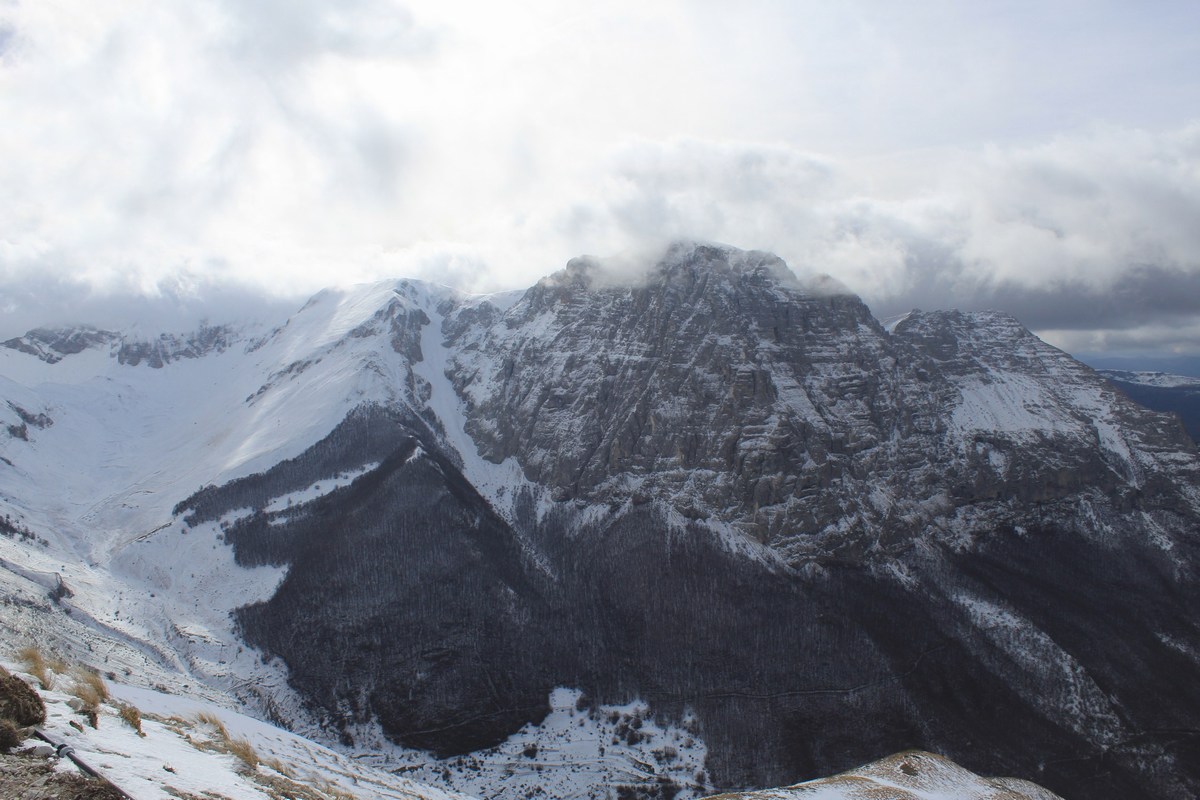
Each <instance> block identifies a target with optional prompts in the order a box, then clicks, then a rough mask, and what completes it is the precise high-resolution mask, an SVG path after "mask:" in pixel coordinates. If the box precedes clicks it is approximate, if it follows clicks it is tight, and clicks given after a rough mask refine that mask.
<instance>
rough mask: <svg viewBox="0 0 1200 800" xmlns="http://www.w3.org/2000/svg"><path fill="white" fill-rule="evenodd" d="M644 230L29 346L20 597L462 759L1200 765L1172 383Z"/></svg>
mask: <svg viewBox="0 0 1200 800" xmlns="http://www.w3.org/2000/svg"><path fill="white" fill-rule="evenodd" d="M627 266H628V265H617V264H614V263H613V262H606V261H602V260H598V259H591V258H581V259H575V260H573V261H572V262H570V263H569V264H568V265H567V266H566V268H565V269H564V270H562V271H560V272H558V273H555V274H554V275H551V276H549V277H547V278H545V279H543V280H542V281H540V282H539V283H538V284H537V285H535V286H533V287H532V288H530V289H529V290H528V291H526V292H523V293H520V292H517V293H508V294H503V295H493V296H486V297H468V296H463V295H460V294H458V293H455V292H453V291H450V290H447V289H443V288H441V287H436V286H431V285H428V284H423V283H419V282H415V281H398V282H389V283H382V284H374V285H370V286H365V287H359V288H356V289H353V290H347V291H333V290H330V291H326V292H322V293H321V294H318V295H317V296H316V297H314V298H313V299H312V300H311V301H310V302H309V303H308V304H306V305H305V306H304V307H303V308H302V309H300V310H299V311H298V312H296V313H295V314H294V315H292V316H291V317H290V318H289V319H288V320H286V321H280V324H272V323H271V322H270V321H264V323H263V324H261V325H240V326H238V325H232V324H224V323H214V324H210V325H208V326H206V327H204V328H202V329H201V330H199V331H195V332H191V333H186V332H174V333H170V334H163V335H161V336H154V337H150V338H146V337H142V336H138V335H136V334H131V333H129V332H120V331H99V330H94V329H77V330H69V331H44V330H42V331H33V332H30V333H29V334H27V335H26V336H24V337H19V338H17V339H14V340H11V341H9V342H7V343H6V347H5V348H3V349H0V376H3V378H0V401H2V402H0V423H2V424H3V427H0V458H2V459H3V461H2V462H0V505H2V506H3V514H4V515H5V516H4V520H5V522H4V525H5V530H6V531H7V532H8V536H6V537H3V538H0V558H2V559H3V564H4V565H5V566H6V567H7V568H8V569H9V570H11V573H10V575H11V577H10V578H8V579H7V580H9V581H10V582H11V583H12V584H13V585H14V586H15V585H16V584H18V583H20V585H21V586H22V587H23V588H22V589H21V591H22V592H23V594H21V595H20V596H21V597H22V598H24V601H25V602H26V603H27V604H28V605H20V606H9V607H7V609H4V618H5V619H6V620H7V622H6V623H5V624H6V625H7V626H8V627H10V628H11V629H12V630H15V631H17V632H19V633H21V634H22V635H26V636H29V635H34V633H33V632H34V631H36V635H37V636H39V637H44V638H45V639H47V640H49V641H58V642H60V643H61V645H62V646H63V647H67V648H70V647H73V646H74V647H77V646H78V645H77V644H75V643H76V642H78V641H79V640H80V637H84V636H85V633H84V632H85V631H96V630H102V631H103V632H104V633H105V636H106V638H105V641H106V642H107V641H110V640H112V639H113V638H114V637H115V638H116V639H119V640H120V641H121V642H123V643H124V644H123V646H122V648H121V649H120V652H119V653H118V652H117V651H115V650H114V651H113V652H112V654H111V655H110V656H108V657H109V658H112V659H117V660H120V661H121V663H122V664H128V666H127V667H124V668H127V669H130V670H131V672H135V673H138V672H149V673H152V674H154V675H163V674H167V673H174V674H176V675H184V676H186V678H184V679H177V680H184V681H185V682H187V683H188V684H189V686H191V687H192V689H190V691H194V692H199V693H208V694H209V695H211V696H213V697H215V698H218V699H221V698H224V700H225V701H227V702H238V703H243V704H246V705H247V706H248V707H250V708H252V709H256V712H257V713H259V714H262V715H266V716H269V717H270V718H271V719H273V720H276V721H279V722H281V723H285V724H287V725H288V726H289V727H292V728H293V729H295V730H299V731H303V732H307V733H310V734H312V735H314V736H322V735H323V736H326V737H333V738H336V739H337V740H340V743H341V746H342V747H346V748H351V749H353V750H356V751H358V752H359V753H361V754H363V756H364V757H365V758H366V759H367V760H369V761H372V763H376V764H377V765H379V766H384V767H387V768H392V769H404V770H406V771H407V773H409V774H411V775H412V776H413V777H417V778H431V777H437V778H440V779H441V780H442V781H444V782H446V783H448V784H449V785H451V786H453V787H455V788H460V789H464V790H467V791H469V792H472V791H475V789H476V787H479V786H481V785H484V784H486V785H489V786H491V787H493V789H489V792H490V791H493V790H494V787H497V786H502V787H503V790H504V791H506V792H508V793H509V794H508V796H513V797H515V796H517V795H518V794H520V795H522V796H524V795H525V794H529V796H537V794H538V793H539V792H541V793H543V794H549V795H552V796H574V797H597V798H600V797H606V796H608V794H609V793H610V792H611V791H616V788H615V787H620V786H624V787H628V788H627V790H626V791H630V792H632V791H634V788H633V787H637V791H640V792H641V793H642V796H646V797H664V798H665V797H670V796H679V797H687V796H691V797H696V796H699V795H702V794H705V793H707V792H710V791H712V790H717V789H742V788H754V787H762V786H777V785H785V784H790V783H795V782H796V781H798V780H803V779H809V778H814V777H818V776H822V775H829V774H833V773H837V772H841V771H844V770H846V769H848V768H851V767H854V766H855V765H857V764H862V763H866V762H870V761H872V760H874V759H878V758H879V757H880V756H882V755H885V754H888V753H894V752H897V751H901V750H904V749H906V748H911V747H920V748H923V749H927V750H934V751H936V752H939V753H942V754H944V755H946V756H948V757H950V758H952V759H954V760H955V761H957V762H959V763H961V764H962V765H963V766H964V767H965V768H967V769H969V770H972V771H976V772H984V773H989V774H991V773H997V772H1000V773H1004V774H1011V775H1015V776H1018V777H1019V778H1023V779H1027V780H1034V781H1036V782H1038V783H1040V784H1043V785H1045V786H1047V787H1048V788H1050V789H1051V790H1053V791H1055V792H1058V793H1060V794H1062V795H1063V796H1064V797H1068V798H1070V797H1081V796H1090V797H1098V798H1106V797H1113V798H1116V797H1127V796H1130V795H1136V796H1145V797H1161V798H1168V797H1179V796H1186V795H1189V794H1194V793H1196V792H1197V791H1198V790H1200V766H1198V765H1200V751H1197V747H1198V746H1200V744H1198V740H1197V737H1196V736H1195V725H1194V720H1195V719H1196V716H1197V712H1198V710H1200V680H1197V678H1198V677H1200V627H1198V623H1197V620H1198V619H1200V615H1198V614H1197V611H1198V610H1200V588H1197V587H1200V582H1198V581H1197V572H1198V568H1200V553H1198V541H1197V531H1198V530H1200V524H1198V523H1200V458H1198V456H1197V452H1196V447H1195V445H1194V444H1193V442H1192V441H1191V440H1190V439H1188V437H1187V436H1186V434H1185V433H1184V432H1183V430H1182V429H1181V428H1180V426H1179V424H1178V422H1177V420H1176V419H1175V418H1174V417H1171V416H1169V415H1163V414H1156V413H1153V412H1150V411H1148V410H1146V409H1144V408H1142V407H1141V406H1139V405H1137V404H1135V403H1133V402H1131V401H1130V400H1129V399H1128V398H1127V397H1126V396H1125V395H1124V394H1122V393H1121V392H1118V391H1115V390H1114V389H1113V388H1112V386H1111V385H1110V384H1109V383H1107V382H1106V381H1105V380H1104V379H1103V378H1102V377H1100V376H1099V375H1097V374H1096V373H1095V372H1093V371H1092V370H1091V369H1090V368H1088V367H1086V366H1084V365H1082V364H1080V363H1078V362H1076V361H1074V360H1073V359H1071V358H1070V357H1069V356H1067V355H1066V354H1065V353H1062V352H1060V351H1058V350H1055V349H1054V348H1052V347H1050V346H1048V345H1046V344H1045V343H1043V342H1041V341H1040V340H1038V339H1037V338H1036V337H1035V336H1034V335H1033V334H1031V333H1030V332H1029V331H1028V330H1026V329H1025V328H1024V327H1022V326H1021V325H1020V323H1018V322H1017V321H1016V320H1014V319H1012V318H1011V317H1008V316H1006V315H1004V314H1000V313H995V312H986V313H970V314H968V313H959V312H919V311H914V312H913V313H911V314H909V315H907V316H905V317H904V318H902V319H900V320H898V321H896V322H895V323H894V324H893V325H891V326H889V328H888V329H885V328H884V327H882V326H881V325H880V324H879V323H878V322H877V321H876V320H875V319H874V318H873V317H872V315H871V313H870V311H869V310H868V309H867V307H866V306H865V305H864V304H863V303H862V302H861V300H859V299H858V298H857V297H854V296H853V295H850V294H848V293H847V292H845V291H844V290H842V289H840V288H839V287H837V286H834V285H831V284H830V283H829V282H818V283H814V284H806V283H802V282H800V281H799V280H797V279H796V278H795V276H794V275H792V273H791V272H790V271H789V270H788V269H787V267H786V265H785V264H784V263H783V262H782V261H780V260H779V259H778V258H776V257H774V256H772V255H770V254H766V253H760V252H752V251H740V250H736V249H733V248H729V247H724V246H717V245H708V244H696V243H679V244H676V245H673V246H672V247H671V248H670V249H669V250H668V251H667V252H666V253H665V254H664V255H663V256H662V258H660V259H658V260H657V261H655V262H654V263H649V264H645V265H642V267H643V268H642V269H640V270H629V269H628V268H627ZM4 431H7V435H5V434H4ZM3 575H4V573H2V572H0V576H3ZM31 586H37V587H40V588H39V589H31V588H30V587H31ZM14 591H15V589H14ZM39 592H40V593H41V595H40V596H41V598H42V599H40V600H39V599H37V598H38V597H39V594H38V593H39ZM47 594H48V595H50V596H53V597H54V599H53V600H48V599H46V595H47ZM67 612H69V615H68V613H67ZM68 632H72V633H70V635H68ZM93 646H95V645H93ZM105 647H112V645H105ZM158 680H163V679H162V678H158ZM416 751H422V752H423V753H426V754H432V755H421V754H418V753H417V752H416ZM517 753H519V754H521V757H522V758H526V759H529V760H530V762H531V763H537V764H538V765H539V766H542V767H543V770H542V772H541V773H540V774H539V777H538V779H537V780H526V781H525V782H519V781H513V780H511V777H512V775H511V766H512V762H513V758H514V757H515V754H517ZM431 757H432V758H436V759H439V760H437V761H434V762H432V764H431V762H430V758H431ZM506 770H507V771H508V772H506ZM556 781H557V783H556ZM556 787H557V788H556ZM676 793H678V794H677V795H676Z"/></svg>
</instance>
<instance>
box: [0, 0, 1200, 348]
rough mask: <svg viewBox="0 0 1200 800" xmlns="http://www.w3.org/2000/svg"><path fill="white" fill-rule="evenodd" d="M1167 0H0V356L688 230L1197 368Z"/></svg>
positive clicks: (513, 273)
mask: <svg viewBox="0 0 1200 800" xmlns="http://www.w3.org/2000/svg"><path fill="white" fill-rule="evenodd" d="M1197 31H1200V4H1198V3H1196V2H1195V0H1184V1H1183V2H1167V1H1165V0H1147V1H1146V2H1142V3H1129V2H1127V1H1125V0H1120V1H1117V0H1113V1H1112V2H1110V1H1109V0H1086V1H1085V0H1040V1H1039V2H1024V0H1006V1H1005V2H1000V0H997V1H996V2H985V1H982V0H981V2H969V3H964V2H955V1H954V0H914V1H913V2H906V3H896V2H892V1H891V0H857V1H856V0H843V1H842V2H838V3H829V2H824V0H820V1H817V0H813V1H811V2H810V1H809V0H740V2H738V3H731V2H727V1H726V0H606V2H603V3H595V2H589V3H576V2H570V0H557V2H551V1H550V0H527V1H522V2H517V3H495V2H486V1H485V0H411V2H410V1H407V0H396V1H395V2H393V0H337V2H333V1H332V0H331V1H330V2H323V1H322V0H146V1H144V2H143V1H142V0H0V335H5V336H8V335H15V334H16V333H18V332H20V331H21V330H24V329H25V328H26V327H29V326H31V325H32V324H36V323H39V322H59V321H67V320H68V319H69V318H71V317H72V316H75V317H79V316H90V317H91V320H90V321H93V322H101V323H109V322H110V320H108V319H105V318H104V317H105V314H108V315H110V316H111V315H113V314H115V313H116V312H115V311H114V309H125V308H129V307H133V306H136V305H137V301H136V298H139V297H149V298H164V299H165V300H167V301H169V302H173V303H176V304H177V306H179V307H184V308H188V309H193V310H194V309H196V308H201V307H209V306H212V305H213V304H217V305H218V306H219V307H222V308H226V309H228V308H233V307H235V304H236V303H237V302H239V298H244V297H245V296H247V295H248V294H254V293H265V294H267V295H269V296H271V297H273V298H276V299H278V300H279V301H280V302H281V303H293V302H295V301H296V300H297V299H300V298H303V296H305V295H307V294H309V293H311V292H312V291H314V290H316V289H318V288H321V287H323V286H326V285H330V284H338V283H347V282H357V281H364V280H373V279H378V278H385V277H395V276H413V277H424V278H430V279H434V280H438V281H440V282H443V283H449V284H452V285H456V286H459V287H462V288H466V289H471V290H494V289H500V288H516V287H522V286H525V285H528V284H530V283H531V282H533V281H534V280H536V279H537V278H538V277H540V276H541V275H544V274H546V273H548V272H551V271H553V270H554V269H556V268H558V267H559V266H561V265H562V264H563V263H564V262H565V261H566V260H567V259H568V258H570V257H571V256H573V255H577V254H581V253H591V254H597V255H607V254H619V253H624V252H630V251H634V252H636V251H639V250H641V249H643V248H646V247H653V246H655V245H656V244H657V243H661V242H663V241H666V240H668V239H670V238H675V237H681V236H685V237H697V238H702V239H708V240H716V241H723V242H728V243H730V244H734V245H737V246H741V247H747V248H760V249H769V250H773V251H775V252H777V253H779V254H780V255H781V256H783V257H784V258H785V259H787V261H788V262H789V263H790V264H791V265H792V266H793V268H794V269H795V270H796V271H797V272H798V273H801V274H805V273H820V272H824V273H829V274H832V275H834V276H835V277H837V278H839V279H840V280H842V281H843V282H844V283H845V284H847V285H848V286H849V287H851V288H852V289H854V290H855V291H856V292H858V293H859V294H861V295H862V296H863V297H864V299H866V300H867V302H868V303H870V304H871V306H872V308H873V309H874V310H875V311H876V313H877V314H878V315H880V316H886V315H888V314H892V313H897V312H899V311H902V310H906V309H908V308H911V307H914V306H916V307H921V308H938V307H949V306H957V307H962V308H992V307H995V308H1003V309H1006V310H1009V311H1012V312H1013V313H1015V314H1016V315H1017V316H1018V317H1020V318H1021V319H1022V320H1024V321H1025V322H1026V323H1027V324H1028V325H1030V326H1031V327H1033V328H1035V329H1037V330H1039V331H1040V332H1042V333H1043V334H1044V335H1045V336H1047V337H1048V338H1049V339H1050V340H1051V341H1054V342H1055V343H1057V344H1060V345H1062V346H1065V347H1067V348H1068V349H1071V350H1072V351H1074V352H1083V351H1093V352H1096V351H1109V352H1127V351H1147V352H1156V353H1170V352H1180V353H1190V354H1196V353H1200V34H1198V33H1197Z"/></svg>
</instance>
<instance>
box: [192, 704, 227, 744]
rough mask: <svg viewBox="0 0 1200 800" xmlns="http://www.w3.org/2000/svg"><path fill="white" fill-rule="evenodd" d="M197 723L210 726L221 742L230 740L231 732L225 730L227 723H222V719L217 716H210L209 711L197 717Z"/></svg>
mask: <svg viewBox="0 0 1200 800" xmlns="http://www.w3.org/2000/svg"><path fill="white" fill-rule="evenodd" d="M196 722H199V723H200V724H201V725H209V726H211V727H212V728H214V729H215V730H216V732H217V738H218V739H220V740H221V741H223V742H224V741H228V740H229V731H227V730H225V723H223V722H221V719H220V717H218V716H217V715H216V714H210V713H209V712H207V711H201V712H200V713H199V714H197V715H196Z"/></svg>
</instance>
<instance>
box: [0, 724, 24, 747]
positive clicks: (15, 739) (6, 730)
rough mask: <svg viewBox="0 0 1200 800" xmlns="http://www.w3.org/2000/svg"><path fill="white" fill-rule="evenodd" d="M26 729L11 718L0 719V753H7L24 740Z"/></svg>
mask: <svg viewBox="0 0 1200 800" xmlns="http://www.w3.org/2000/svg"><path fill="white" fill-rule="evenodd" d="M25 736H26V731H25V730H24V729H23V728H20V727H18V726H17V725H16V724H15V723H14V722H13V721H12V720H11V719H0V753H7V752H9V751H10V750H12V749H13V748H15V747H16V746H17V745H19V744H21V742H23V741H25Z"/></svg>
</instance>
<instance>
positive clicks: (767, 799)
mask: <svg viewBox="0 0 1200 800" xmlns="http://www.w3.org/2000/svg"><path fill="white" fill-rule="evenodd" d="M719 797H720V799H721V800H882V798H888V800H950V798H953V800H1062V798H1060V797H1059V796H1058V795H1056V794H1054V793H1053V792H1051V791H1049V790H1047V789H1043V788H1042V787H1041V786H1038V785H1037V784H1034V783H1030V782H1029V781H1023V780H1017V779H1014V778H982V777H980V776H979V775H976V774H975V773H973V772H971V771H970V770H967V769H964V768H962V767H960V766H959V765H957V764H955V763H954V762H953V761H950V760H949V759H947V758H943V757H941V756H938V755H935V754H933V753H924V752H920V751H917V750H910V751H907V752H903V753H897V754H895V755H893V756H889V757H887V758H884V759H880V760H879V761H875V762H873V763H871V764H867V765H865V766H862V767H859V768H858V769H854V770H850V771H849V772H844V773H842V774H840V775H834V776H831V777H828V778H820V779H818V780H813V781H807V782H805V783H800V784H796V785H795V786H789V787H787V788H785V789H767V790H764V791H758V792H735V793H732V794H723V795H720V796H719ZM709 800H717V798H710V799H709Z"/></svg>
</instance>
